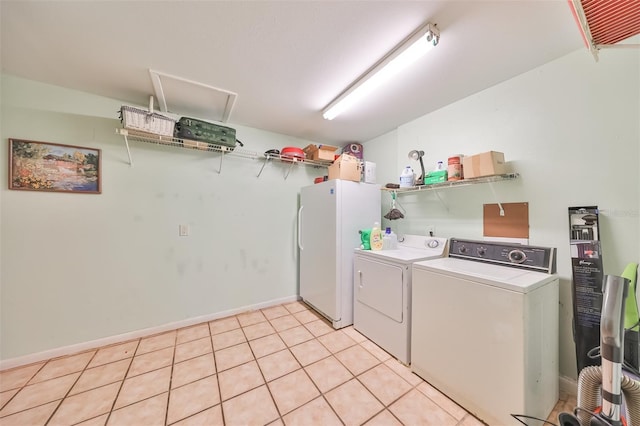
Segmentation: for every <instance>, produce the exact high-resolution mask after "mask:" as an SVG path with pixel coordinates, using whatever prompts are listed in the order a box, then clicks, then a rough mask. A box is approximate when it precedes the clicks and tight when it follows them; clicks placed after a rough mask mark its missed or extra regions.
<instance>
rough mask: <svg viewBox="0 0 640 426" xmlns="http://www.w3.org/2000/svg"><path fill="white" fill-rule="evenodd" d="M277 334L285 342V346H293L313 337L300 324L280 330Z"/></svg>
mask: <svg viewBox="0 0 640 426" xmlns="http://www.w3.org/2000/svg"><path fill="white" fill-rule="evenodd" d="M279 335H280V337H281V338H282V340H283V341H284V342H285V343H286V344H287V346H295V345H297V344H299V343H302V342H306V341H308V340H311V339H313V334H311V333H310V332H309V330H307V329H306V328H305V327H303V326H301V325H300V326H298V327H293V328H290V329H288V330H284V331H282V332H280V333H279Z"/></svg>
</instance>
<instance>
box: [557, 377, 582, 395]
mask: <svg viewBox="0 0 640 426" xmlns="http://www.w3.org/2000/svg"><path fill="white" fill-rule="evenodd" d="M559 389H560V392H563V393H566V394H567V395H569V396H578V382H577V381H576V380H574V379H572V378H570V377H566V376H560V385H559Z"/></svg>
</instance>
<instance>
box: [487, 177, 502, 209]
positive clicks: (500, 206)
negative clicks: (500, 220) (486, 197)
mask: <svg viewBox="0 0 640 426" xmlns="http://www.w3.org/2000/svg"><path fill="white" fill-rule="evenodd" d="M488 183H489V188H491V192H492V193H493V198H495V199H496V203H497V204H498V208H499V209H500V216H504V208H503V207H502V203H501V202H500V201H498V195H497V194H496V190H495V189H494V188H493V183H491V182H488Z"/></svg>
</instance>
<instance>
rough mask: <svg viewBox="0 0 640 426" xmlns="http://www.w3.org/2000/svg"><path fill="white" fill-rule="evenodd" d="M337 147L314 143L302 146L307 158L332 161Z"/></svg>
mask: <svg viewBox="0 0 640 426" xmlns="http://www.w3.org/2000/svg"><path fill="white" fill-rule="evenodd" d="M337 149H338V147H337V146H331V145H315V144H309V145H307V146H305V147H304V148H302V150H303V151H304V153H305V154H306V155H307V160H317V161H333V160H334V159H335V152H336V150H337Z"/></svg>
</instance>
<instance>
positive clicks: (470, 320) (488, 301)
mask: <svg viewBox="0 0 640 426" xmlns="http://www.w3.org/2000/svg"><path fill="white" fill-rule="evenodd" d="M554 272H555V249H553V248H544V247H532V246H520V245H507V244H504V243H491V242H486V241H469V240H459V239H455V238H452V239H451V240H450V241H449V256H448V257H445V258H441V259H434V260H427V261H424V262H417V263H414V265H413V310H412V313H413V318H412V321H413V331H412V346H411V348H412V350H411V362H412V363H411V370H412V371H413V372H415V373H416V374H418V375H419V376H421V377H422V378H424V379H425V380H426V381H428V382H429V383H430V384H431V385H433V386H435V387H436V388H438V389H439V390H440V391H441V392H443V393H445V394H446V395H447V396H449V397H450V398H451V399H453V400H454V401H456V402H457V403H458V404H460V405H461V406H462V407H464V408H465V409H467V410H468V411H469V412H471V413H473V414H475V415H476V416H477V417H478V418H480V420H482V421H484V422H485V423H487V424H490V425H517V424H520V422H519V421H517V420H516V419H514V418H513V417H512V416H511V414H524V415H528V416H535V417H538V418H542V419H545V418H547V416H548V415H549V413H550V412H551V410H553V407H554V405H555V404H556V402H557V400H558V380H559V377H558V316H559V307H558V277H557V275H556V274H555V273H554Z"/></svg>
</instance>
